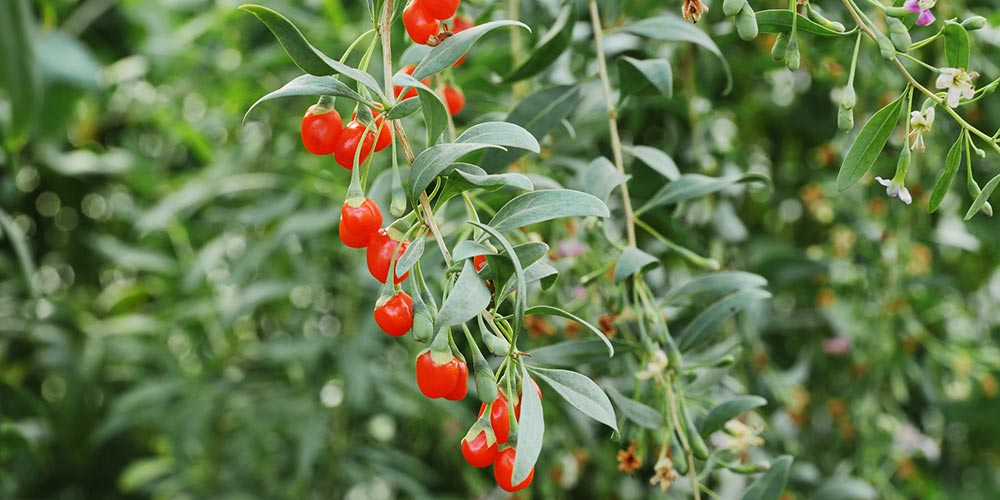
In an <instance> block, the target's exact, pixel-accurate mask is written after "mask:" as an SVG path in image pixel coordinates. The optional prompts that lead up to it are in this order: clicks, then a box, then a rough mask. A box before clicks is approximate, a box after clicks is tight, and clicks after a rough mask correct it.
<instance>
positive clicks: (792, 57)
mask: <svg viewBox="0 0 1000 500" xmlns="http://www.w3.org/2000/svg"><path fill="white" fill-rule="evenodd" d="M799 63H800V56H799V41H798V40H797V39H796V38H792V39H791V40H790V41H789V42H788V48H786V49H785V67H786V68H788V71H798V70H799Z"/></svg>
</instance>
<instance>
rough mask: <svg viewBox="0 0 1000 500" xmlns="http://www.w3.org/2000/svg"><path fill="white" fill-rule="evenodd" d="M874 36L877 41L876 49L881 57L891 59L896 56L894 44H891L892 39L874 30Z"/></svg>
mask: <svg viewBox="0 0 1000 500" xmlns="http://www.w3.org/2000/svg"><path fill="white" fill-rule="evenodd" d="M875 38H876V40H877V41H878V50H879V52H881V53H882V57H884V58H886V59H888V60H890V61H891V60H893V59H895V58H896V46H895V45H893V44H892V40H889V37H887V36H885V35H884V34H883V33H882V32H881V31H877V30H876V31H875Z"/></svg>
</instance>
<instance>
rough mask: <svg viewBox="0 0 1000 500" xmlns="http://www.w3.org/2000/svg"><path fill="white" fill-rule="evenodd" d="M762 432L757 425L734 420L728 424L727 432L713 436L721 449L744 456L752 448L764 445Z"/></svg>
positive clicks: (713, 439) (713, 440) (714, 441)
mask: <svg viewBox="0 0 1000 500" xmlns="http://www.w3.org/2000/svg"><path fill="white" fill-rule="evenodd" d="M761 432H762V431H761V429H760V428H759V427H757V425H747V424H744V423H743V422H740V421H739V420H736V419H733V420H730V421H728V422H726V426H725V432H717V433H715V434H713V435H712V442H713V443H714V444H715V445H716V446H717V447H719V448H726V449H728V450H729V451H731V452H733V453H734V454H736V455H742V454H743V453H744V452H746V451H747V450H748V449H750V447H751V446H761V445H763V444H764V439H763V438H761V437H760V433H761Z"/></svg>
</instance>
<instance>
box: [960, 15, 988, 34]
mask: <svg viewBox="0 0 1000 500" xmlns="http://www.w3.org/2000/svg"><path fill="white" fill-rule="evenodd" d="M962 27H963V28H965V29H966V30H967V31H976V30H981V29H983V28H985V27H986V18H985V17H983V16H972V17H970V18H968V19H966V20H965V21H962Z"/></svg>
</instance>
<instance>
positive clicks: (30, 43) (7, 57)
mask: <svg viewBox="0 0 1000 500" xmlns="http://www.w3.org/2000/svg"><path fill="white" fill-rule="evenodd" d="M31 12H32V8H31V5H30V3H29V2H28V1H27V0H4V1H2V2H0V89H3V90H4V91H5V92H6V94H7V96H8V98H9V101H8V102H9V103H10V122H9V123H6V124H5V123H3V122H0V126H3V127H6V129H7V130H5V131H3V134H0V137H3V138H5V139H6V140H8V141H11V142H20V141H21V139H22V136H24V135H26V134H27V133H28V131H29V129H30V128H31V126H32V124H33V123H34V121H35V117H36V115H37V108H38V105H39V102H40V95H41V83H40V80H41V78H40V75H39V71H38V64H37V63H36V54H35V44H34V35H35V34H34V30H35V21H34V17H33V16H32V14H31Z"/></svg>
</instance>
